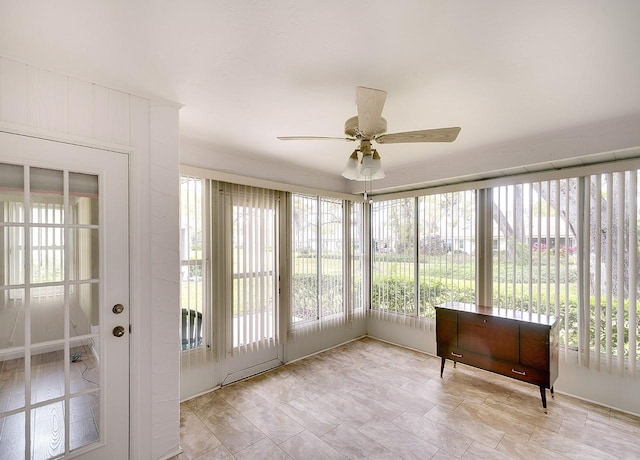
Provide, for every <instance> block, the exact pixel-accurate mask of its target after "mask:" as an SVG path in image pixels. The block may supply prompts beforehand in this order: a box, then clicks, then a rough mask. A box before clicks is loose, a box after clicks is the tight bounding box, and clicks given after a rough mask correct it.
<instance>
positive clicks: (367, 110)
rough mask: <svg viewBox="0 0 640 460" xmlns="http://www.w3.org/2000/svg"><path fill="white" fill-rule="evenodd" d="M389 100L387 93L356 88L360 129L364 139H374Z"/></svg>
mask: <svg viewBox="0 0 640 460" xmlns="http://www.w3.org/2000/svg"><path fill="white" fill-rule="evenodd" d="M386 100H387V93H386V92H385V91H382V90H379V89H373V88H365V87H364V86H358V87H357V88H356V104H357V105H358V127H359V129H360V134H362V135H363V136H364V137H372V136H373V135H375V134H379V133H380V132H379V131H378V132H376V131H377V129H378V126H379V123H378V120H380V116H381V115H382V108H383V107H384V103H385V101H386Z"/></svg>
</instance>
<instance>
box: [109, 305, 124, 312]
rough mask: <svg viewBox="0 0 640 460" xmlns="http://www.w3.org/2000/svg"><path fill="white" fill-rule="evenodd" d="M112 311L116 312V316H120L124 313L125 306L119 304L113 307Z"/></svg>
mask: <svg viewBox="0 0 640 460" xmlns="http://www.w3.org/2000/svg"><path fill="white" fill-rule="evenodd" d="M111 311H112V312H114V313H115V314H116V315H119V314H120V313H122V312H123V311H124V305H122V304H121V303H117V304H115V305H114V306H113V308H112V309H111Z"/></svg>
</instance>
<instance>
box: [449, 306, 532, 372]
mask: <svg viewBox="0 0 640 460" xmlns="http://www.w3.org/2000/svg"><path fill="white" fill-rule="evenodd" d="M458 348H460V349H463V350H473V352H474V353H476V354H478V355H486V356H487V357H489V358H490V359H498V360H503V361H511V362H516V363H517V362H518V361H519V346H518V323H517V322H515V321H510V320H507V319H504V318H496V317H492V316H485V315H475V314H465V313H458Z"/></svg>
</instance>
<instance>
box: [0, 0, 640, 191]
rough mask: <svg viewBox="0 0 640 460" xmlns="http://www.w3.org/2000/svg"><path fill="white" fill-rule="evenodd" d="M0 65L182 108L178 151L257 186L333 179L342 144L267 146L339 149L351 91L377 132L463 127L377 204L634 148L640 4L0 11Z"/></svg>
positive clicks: (17, 7)
mask: <svg viewBox="0 0 640 460" xmlns="http://www.w3.org/2000/svg"><path fill="white" fill-rule="evenodd" d="M0 55H3V56H5V57H9V58H13V59H17V60H20V61H22V62H26V63H28V64H33V65H37V66H40V67H43V68H47V69H51V70H54V71H58V72H62V73H65V74H69V75H72V76H77V77H81V78H84V79H87V80H91V81H95V82H98V83H102V84H106V85H109V86H112V87H114V88H118V89H121V90H124V91H128V92H131V93H135V94H141V95H146V96H151V97H156V98H161V99H165V100H171V101H176V102H178V103H180V104H183V106H184V107H183V108H182V109H181V112H180V130H181V137H182V138H183V140H184V143H185V145H189V143H197V144H198V145H200V146H204V147H205V148H206V149H208V150H209V151H210V152H211V158H212V161H211V166H213V167H215V163H216V162H215V158H217V157H218V156H225V155H226V156H233V157H238V158H245V159H250V160H251V161H254V164H260V163H256V162H261V163H263V164H264V165H269V167H266V166H265V169H264V170H262V168H254V170H247V171H245V174H247V175H255V176H263V177H264V178H269V177H266V176H268V175H269V173H268V171H269V168H271V169H273V168H280V169H282V166H283V165H287V166H291V167H296V168H302V169H308V170H312V171H317V172H318V173H319V174H326V175H327V177H329V176H331V177H334V176H337V177H339V174H340V172H341V170H342V168H343V166H344V164H345V162H346V160H347V158H348V156H349V154H350V153H351V151H352V150H353V148H354V145H353V144H349V143H343V142H339V141H305V142H282V141H278V140H277V139H276V136H279V135H319V136H341V135H342V134H343V126H344V121H345V120H346V119H347V118H349V117H351V116H353V115H356V107H355V87H356V86H358V85H364V86H369V87H373V88H380V89H384V90H385V91H387V92H388V98H387V102H386V105H385V108H384V111H383V116H384V117H385V118H386V119H387V121H388V132H400V131H411V130H419V129H427V128H439V127H448V126H461V127H462V131H461V133H460V136H459V137H458V140H457V141H456V142H454V143H452V144H429V143H425V144H402V145H399V144H395V145H380V146H379V148H378V150H379V152H380V154H381V156H382V161H383V165H384V168H385V171H386V172H387V175H388V177H387V179H385V180H384V181H381V182H380V183H381V184H382V185H383V186H386V187H396V188H397V187H401V186H403V185H407V184H414V183H422V182H433V181H438V180H442V179H446V178H450V177H456V176H470V175H471V176H473V175H474V174H478V173H483V174H485V173H486V174H488V173H489V172H491V171H496V170H500V169H509V170H516V171H517V170H519V168H521V167H523V166H526V165H534V164H550V163H551V162H553V161H557V160H563V159H564V160H566V159H567V158H572V157H575V156H577V155H584V154H596V153H601V152H603V151H605V150H606V151H610V150H616V149H625V148H629V147H636V146H638V145H640V142H637V143H636V138H635V137H634V134H633V132H632V131H638V132H640V125H638V121H639V120H640V2H639V1H635V0H619V1H610V0H601V1H591V0H573V1H569V0H558V1H551V0H549V1H537V2H523V1H513V0H503V1H497V0H484V1H476V0H468V1H464V0H459V1H444V0H438V1H435V0H415V1H407V0H398V1H393V2H392V1H382V0H378V1H372V0H351V1H337V0H331V1H322V2H319V1H302V0H278V1H275V0H274V1H259V0H255V1H249V0H225V1H220V0H216V1H211V0H200V1H175V0H171V1H169V0H162V1H160V0H155V1H142V0H128V1H127V0H111V1H98V0H77V1H70V0H57V1H55V2H53V1H45V0H42V1H12V0H0ZM187 159H188V154H187Z"/></svg>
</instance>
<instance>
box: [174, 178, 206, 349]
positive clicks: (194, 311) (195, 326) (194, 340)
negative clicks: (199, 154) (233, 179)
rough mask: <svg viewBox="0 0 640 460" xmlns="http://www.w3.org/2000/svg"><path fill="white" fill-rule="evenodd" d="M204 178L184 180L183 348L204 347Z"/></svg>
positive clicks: (182, 238)
mask: <svg viewBox="0 0 640 460" xmlns="http://www.w3.org/2000/svg"><path fill="white" fill-rule="evenodd" d="M204 210H205V208H204V179H199V178H195V177H188V176H181V178H180V311H181V318H182V320H181V326H182V327H181V337H182V349H183V350H188V349H192V348H198V347H202V346H203V319H204V318H203V316H205V311H204V302H205V288H204V286H205V283H204V279H205V275H206V266H205V263H204V254H205V239H204V238H203V233H204V227H203V226H204V223H205V222H204V219H203V216H204Z"/></svg>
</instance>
